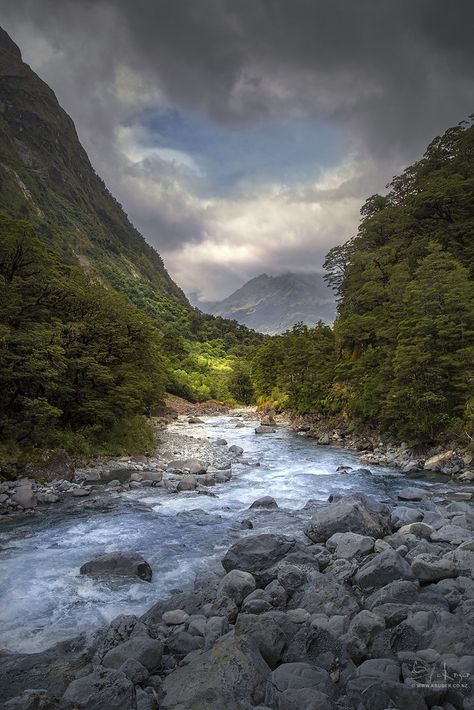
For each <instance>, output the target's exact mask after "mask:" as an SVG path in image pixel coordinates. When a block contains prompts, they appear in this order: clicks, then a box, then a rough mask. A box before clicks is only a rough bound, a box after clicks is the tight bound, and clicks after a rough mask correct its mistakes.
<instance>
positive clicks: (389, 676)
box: [353, 658, 401, 682]
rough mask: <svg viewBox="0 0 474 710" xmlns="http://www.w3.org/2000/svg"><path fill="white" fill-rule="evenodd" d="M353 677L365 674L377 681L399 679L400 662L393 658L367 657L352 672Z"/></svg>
mask: <svg viewBox="0 0 474 710" xmlns="http://www.w3.org/2000/svg"><path fill="white" fill-rule="evenodd" d="M353 675H354V677H356V678H358V677H360V676H366V677H369V678H378V679H379V681H381V682H385V681H387V680H393V681H399V680H400V675H401V670H400V663H399V662H398V661H395V660H394V659H393V658H369V660H367V661H364V662H363V663H361V664H360V666H358V667H357V668H356V669H355V670H354V673H353Z"/></svg>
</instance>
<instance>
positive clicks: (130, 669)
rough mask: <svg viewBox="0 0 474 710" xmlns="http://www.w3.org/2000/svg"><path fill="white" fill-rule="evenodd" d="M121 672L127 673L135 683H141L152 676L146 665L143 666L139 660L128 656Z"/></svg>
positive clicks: (121, 667)
mask: <svg viewBox="0 0 474 710" xmlns="http://www.w3.org/2000/svg"><path fill="white" fill-rule="evenodd" d="M119 672H120V673H123V674H124V675H126V676H127V678H128V679H129V680H131V681H132V683H133V684H134V685H141V684H142V683H145V682H146V681H147V680H148V678H149V677H150V674H149V673H148V671H147V669H146V668H145V666H143V665H142V664H141V663H140V662H139V661H136V660H135V659H134V658H127V660H126V661H124V662H123V663H122V665H121V666H120V668H119Z"/></svg>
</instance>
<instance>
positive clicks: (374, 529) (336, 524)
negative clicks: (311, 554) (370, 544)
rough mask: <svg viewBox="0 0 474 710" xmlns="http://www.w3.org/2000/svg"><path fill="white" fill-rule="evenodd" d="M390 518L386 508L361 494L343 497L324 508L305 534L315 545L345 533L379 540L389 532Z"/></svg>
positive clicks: (314, 518) (312, 519) (317, 512)
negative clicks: (336, 534)
mask: <svg viewBox="0 0 474 710" xmlns="http://www.w3.org/2000/svg"><path fill="white" fill-rule="evenodd" d="M389 518H390V511H389V509H388V508H387V506H386V505H383V504H382V503H379V502H378V501H376V500H375V499H374V498H371V497H369V496H366V495H363V494H360V493H359V494H353V495H348V496H343V497H341V498H340V499H339V500H336V501H335V502H333V503H329V504H328V505H325V506H323V507H321V508H320V509H319V510H317V511H316V513H315V514H314V516H313V517H312V518H311V520H310V522H309V523H308V524H307V525H306V528H305V531H304V532H305V535H307V536H308V537H309V538H310V540H312V541H313V542H325V541H326V540H328V539H329V538H330V537H331V536H332V535H334V533H342V532H353V533H358V534H360V535H367V536H370V537H374V538H378V537H383V536H384V535H387V534H388V533H389V532H390V528H389Z"/></svg>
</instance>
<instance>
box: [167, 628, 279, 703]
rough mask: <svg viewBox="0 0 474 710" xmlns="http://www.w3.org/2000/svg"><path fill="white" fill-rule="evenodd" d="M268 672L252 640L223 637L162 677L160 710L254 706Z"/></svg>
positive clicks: (260, 699) (259, 699)
mask: <svg viewBox="0 0 474 710" xmlns="http://www.w3.org/2000/svg"><path fill="white" fill-rule="evenodd" d="M269 673H270V669H269V667H268V666H267V664H266V663H265V661H264V660H263V658H262V656H261V655H260V652H259V650H258V647H257V645H256V643H255V641H254V640H253V639H251V638H248V637H247V636H237V637H236V638H234V637H233V636H232V635H227V636H225V637H224V638H221V639H219V640H218V641H217V642H216V643H215V645H214V646H213V648H212V649H210V650H209V651H204V652H203V653H202V654H200V655H199V656H198V657H195V658H194V659H192V661H191V662H190V663H188V664H187V665H185V666H181V667H179V668H177V669H176V670H174V671H173V672H172V673H170V674H169V675H168V676H167V677H166V678H165V680H164V682H163V691H164V693H165V695H164V698H163V699H162V700H161V702H160V710H185V709H186V710H191V709H192V708H193V709H195V710H223V709H224V708H225V710H242V708H245V707H251V706H252V705H258V703H260V702H262V701H263V693H264V688H265V681H266V679H267V677H268V675H269Z"/></svg>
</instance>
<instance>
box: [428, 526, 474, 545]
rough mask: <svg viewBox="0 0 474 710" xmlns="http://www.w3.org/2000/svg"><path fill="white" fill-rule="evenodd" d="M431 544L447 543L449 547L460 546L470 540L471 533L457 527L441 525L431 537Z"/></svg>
mask: <svg viewBox="0 0 474 710" xmlns="http://www.w3.org/2000/svg"><path fill="white" fill-rule="evenodd" d="M431 539H432V541H433V542H449V543H450V544H451V545H461V544H462V543H463V542H467V541H468V540H471V539H472V532H470V531H469V530H466V528H463V527H460V526H459V525H443V527H442V528H440V529H439V530H436V531H435V532H434V533H432V535H431Z"/></svg>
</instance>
